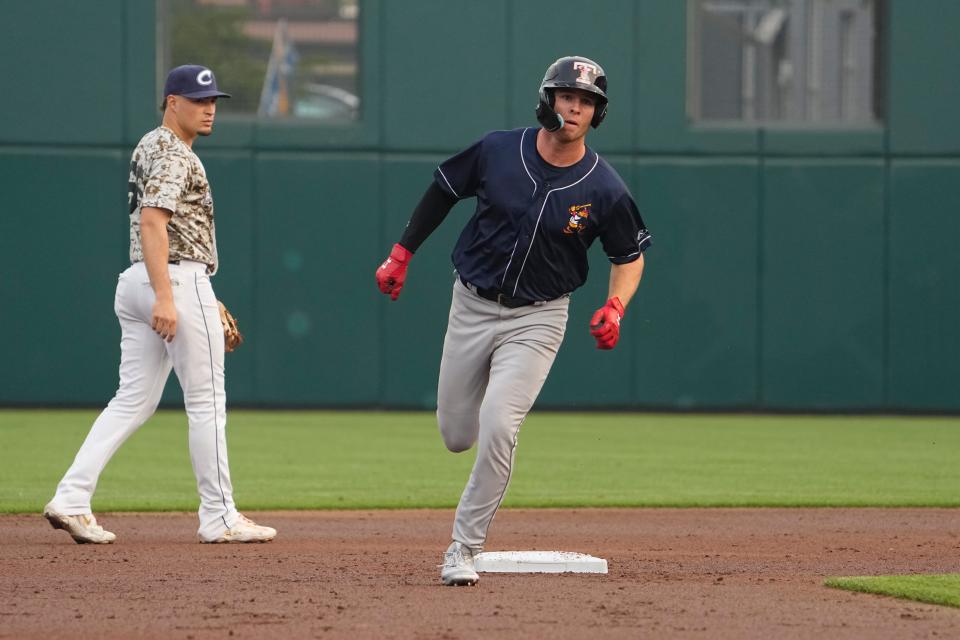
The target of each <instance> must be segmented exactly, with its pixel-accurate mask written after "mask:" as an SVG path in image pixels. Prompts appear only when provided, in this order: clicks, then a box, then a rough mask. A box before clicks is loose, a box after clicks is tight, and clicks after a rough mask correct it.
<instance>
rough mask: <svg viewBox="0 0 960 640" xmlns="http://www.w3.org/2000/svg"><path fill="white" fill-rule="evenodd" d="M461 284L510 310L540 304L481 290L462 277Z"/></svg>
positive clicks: (493, 291)
mask: <svg viewBox="0 0 960 640" xmlns="http://www.w3.org/2000/svg"><path fill="white" fill-rule="evenodd" d="M460 282H462V283H463V286H465V287H466V288H467V289H470V290H471V291H473V292H474V293H476V294H477V295H478V296H480V297H481V298H486V299H487V300H490V301H492V302H496V303H497V304H499V305H500V306H502V307H506V308H508V309H516V308H517V307H527V306H529V305H531V304H537V302H538V301H536V300H524V299H522V298H514V297H512V296H508V295H507V294H505V293H503V292H502V291H499V290H497V289H481V288H480V287H478V286H476V285H473V284H470V283H469V282H467V281H466V280H464V279H463V277H462V276H461V277H460Z"/></svg>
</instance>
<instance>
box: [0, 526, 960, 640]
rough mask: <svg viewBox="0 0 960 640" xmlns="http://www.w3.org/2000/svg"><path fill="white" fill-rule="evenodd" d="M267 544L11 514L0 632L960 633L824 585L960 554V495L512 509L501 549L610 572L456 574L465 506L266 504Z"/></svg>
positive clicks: (943, 613) (936, 569) (922, 609)
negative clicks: (354, 508) (919, 504)
mask: <svg viewBox="0 0 960 640" xmlns="http://www.w3.org/2000/svg"><path fill="white" fill-rule="evenodd" d="M250 515H251V516H253V517H254V519H255V520H258V521H261V522H263V523H266V524H270V525H273V526H275V527H277V529H279V531H280V534H279V536H278V537H277V539H276V540H275V541H274V542H272V543H269V544H263V545H200V544H197V543H195V529H196V520H195V516H194V515H193V514H179V513H178V514H104V515H100V516H98V517H99V520H100V522H101V524H104V525H106V526H107V528H108V529H110V530H112V531H114V532H115V533H116V534H117V537H118V539H117V542H116V543H115V544H113V545H106V546H94V545H76V544H74V543H73V542H72V541H71V540H70V538H69V537H68V536H67V535H66V534H65V533H64V532H62V531H54V530H53V529H52V528H50V527H49V525H48V524H47V523H46V521H44V520H43V519H42V518H41V517H40V516H39V515H36V516H3V517H0V541H2V542H0V638H50V637H56V636H63V635H65V634H66V633H69V634H70V635H71V636H73V637H82V638H133V637H140V638H188V639H197V640H200V639H207V638H262V637H272V638H277V639H279V638H350V639H351V640H359V639H361V638H374V637H375V638H446V639H452V638H480V637H482V638H483V639H484V640H493V639H497V638H590V639H591V640H596V639H598V638H639V637H656V638H664V637H676V638H710V639H714V638H771V637H776V638H814V637H823V638H831V639H833V638H867V637H869V638H957V637H960V610H958V609H952V608H948V607H939V606H933V605H924V604H918V603H912V602H908V601H902V600H896V599H892V598H885V597H879V596H871V595H865V594H855V593H849V592H846V591H839V590H835V589H828V588H826V587H823V586H822V581H823V579H824V578H825V577H827V576H836V575H875V574H894V573H952V572H960V509H709V510H701V509H602V510H600V509H598V510H589V509H587V510H504V511H502V512H501V513H500V514H499V515H498V516H497V520H496V522H495V523H494V527H493V529H492V531H491V537H490V540H489V541H488V545H487V550H491V551H492V550H508V549H509V550H530V549H555V550H565V551H579V552H584V553H590V554H592V555H596V556H600V557H603V558H606V559H607V561H608V563H609V566H610V573H609V574H607V575H572V574H566V575H503V574H499V575H498V574H484V575H482V577H481V580H480V583H479V584H478V585H477V586H476V587H472V588H471V587H457V588H452V587H442V586H441V585H440V583H439V578H438V576H439V574H438V569H437V568H436V565H437V564H438V563H439V562H440V559H441V553H442V551H443V549H444V548H445V547H446V544H447V541H448V536H449V532H450V526H451V520H452V517H453V514H452V511H378V512H282V513H256V514H250Z"/></svg>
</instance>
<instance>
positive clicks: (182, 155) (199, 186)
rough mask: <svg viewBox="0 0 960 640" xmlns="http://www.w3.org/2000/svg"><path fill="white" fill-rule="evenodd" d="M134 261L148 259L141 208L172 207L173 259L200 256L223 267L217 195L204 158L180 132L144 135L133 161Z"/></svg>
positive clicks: (211, 268) (213, 269)
mask: <svg viewBox="0 0 960 640" xmlns="http://www.w3.org/2000/svg"><path fill="white" fill-rule="evenodd" d="M128 198H129V204H130V262H141V261H142V260H143V246H142V245H141V242H140V210H141V209H142V208H143V207H156V208H158V209H166V210H167V211H171V212H172V213H173V216H172V217H171V218H170V222H169V223H167V235H168V237H169V240H170V260H194V261H196V262H203V263H205V264H207V265H209V267H208V271H209V272H210V273H214V272H216V268H217V242H216V235H215V231H214V223H213V195H212V194H211V193H210V183H209V182H207V174H206V171H204V169H203V164H201V163H200V158H198V157H197V155H196V154H195V153H194V152H193V150H191V149H190V147H188V146H187V145H186V144H185V143H184V142H183V141H182V140H180V138H178V137H177V136H176V134H175V133H174V132H173V131H171V130H170V129H167V128H166V127H157V128H156V129H154V130H153V131H150V132H149V133H147V134H146V135H145V136H143V138H141V139H140V143H139V144H138V145H137V148H136V149H134V151H133V158H132V159H131V161H130V182H129V195H128Z"/></svg>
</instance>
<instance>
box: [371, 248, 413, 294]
mask: <svg viewBox="0 0 960 640" xmlns="http://www.w3.org/2000/svg"><path fill="white" fill-rule="evenodd" d="M412 257H413V254H412V253H411V252H409V251H407V249H406V247H404V246H403V245H401V244H399V243H397V244H395V245H393V249H392V250H391V251H390V257H389V258H387V259H386V260H384V261H383V264H382V265H380V268H379V269H377V273H376V277H377V286H378V287H380V291H382V292H383V293H386V294H389V295H390V299H391V300H396V299H397V298H398V297H399V296H400V290H401V289H403V281H404V280H406V279H407V265H409V263H410V258H412Z"/></svg>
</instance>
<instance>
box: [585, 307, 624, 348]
mask: <svg viewBox="0 0 960 640" xmlns="http://www.w3.org/2000/svg"><path fill="white" fill-rule="evenodd" d="M622 317H623V305H622V304H621V303H620V298H618V297H617V296H614V297H612V298H610V299H609V300H607V304H605V305H603V306H602V307H600V308H599V309H597V312H596V313H595V314H593V318H591V319H590V335H592V336H593V337H594V338H596V339H597V349H613V348H614V347H615V346H617V340H619V339H620V318H622Z"/></svg>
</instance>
